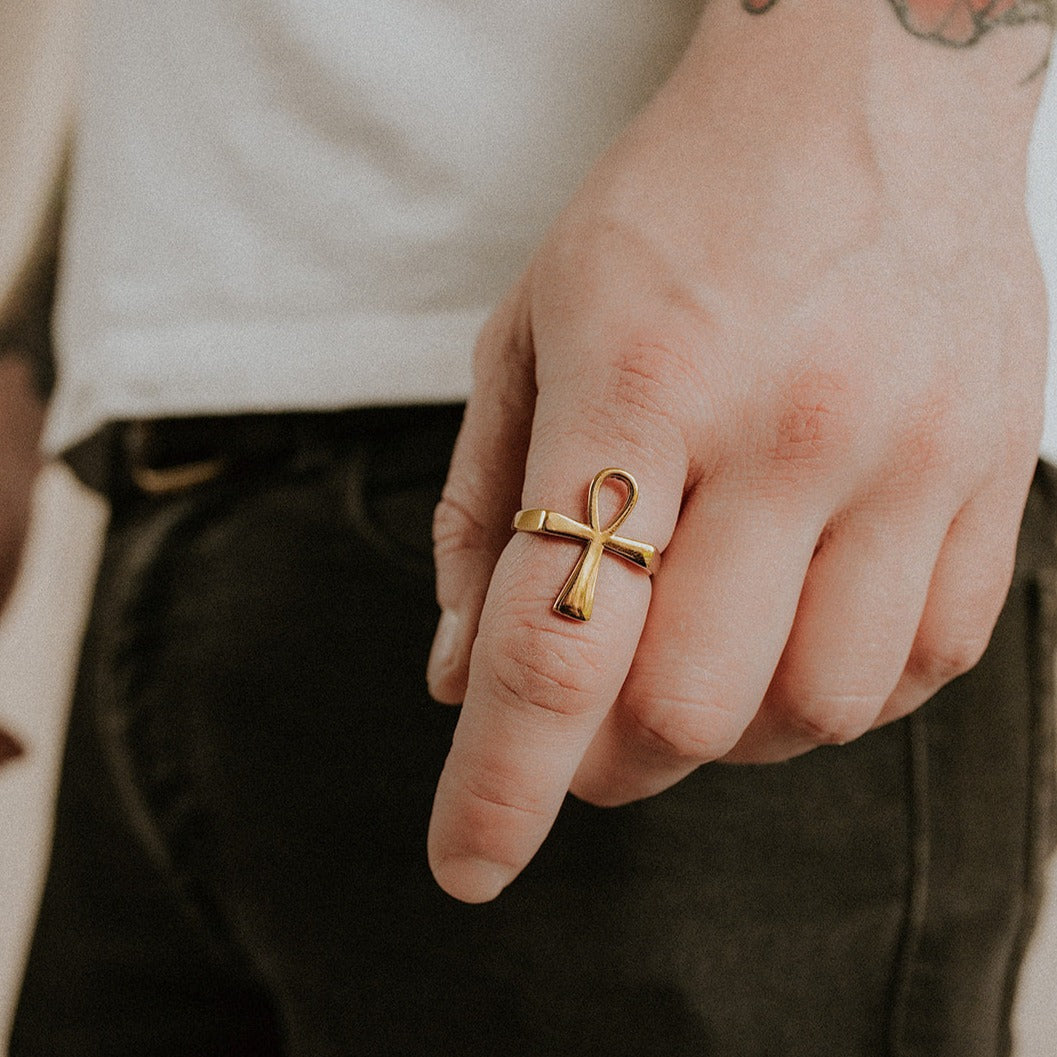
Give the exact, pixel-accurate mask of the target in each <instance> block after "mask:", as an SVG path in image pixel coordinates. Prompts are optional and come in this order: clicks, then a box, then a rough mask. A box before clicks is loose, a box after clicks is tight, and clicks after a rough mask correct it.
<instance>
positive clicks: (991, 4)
mask: <svg viewBox="0 0 1057 1057" xmlns="http://www.w3.org/2000/svg"><path fill="white" fill-rule="evenodd" d="M777 2H778V0H741V4H742V7H744V8H745V10H746V11H748V12H750V13H752V14H754V15H759V14H762V13H763V12H764V11H769V10H770V9H771V8H772V7H774V5H775V4H776V3H777ZM888 2H889V3H890V4H891V5H892V7H893V9H894V10H895V12H896V14H897V15H899V21H900V22H902V23H903V25H904V26H905V27H906V28H907V29H908V30H910V32H911V33H913V34H914V35H915V36H918V37H925V38H927V39H928V40H938V41H940V42H942V43H943V44H952V45H955V46H963V45H966V44H973V43H975V42H976V41H977V40H979V39H980V37H982V36H983V35H984V34H985V33H986V32H987V31H988V30H989V29H991V28H993V27H994V26H997V25H1003V24H1004V25H1014V24H1016V23H1019V22H1045V23H1046V24H1047V25H1050V26H1052V25H1054V24H1055V23H1057V0H888Z"/></svg>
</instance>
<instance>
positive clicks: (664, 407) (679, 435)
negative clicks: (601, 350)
mask: <svg viewBox="0 0 1057 1057" xmlns="http://www.w3.org/2000/svg"><path fill="white" fill-rule="evenodd" d="M584 388H586V389H588V390H590V391H591V392H592V393H593V394H595V398H592V399H587V400H584V401H583V402H582V418H583V421H582V424H581V427H580V428H581V429H584V430H585V431H586V432H588V433H589V434H590V435H591V436H592V437H593V436H595V435H603V436H604V437H605V439H606V443H607V445H611V444H612V442H613V440H614V439H616V440H617V441H618V442H619V443H620V444H621V445H623V446H624V447H626V448H630V449H631V450H632V451H633V452H634V453H635V454H641V455H642V456H645V457H647V459H649V458H650V457H651V456H653V455H654V454H655V453H658V452H664V453H665V457H666V458H670V457H671V453H672V452H673V451H681V450H683V449H684V448H685V440H684V430H685V429H686V428H688V426H689V424H690V423H692V422H701V421H708V420H709V419H710V417H711V416H708V415H702V414H700V413H698V411H696V410H695V407H697V405H699V404H700V403H701V402H702V401H703V400H704V399H705V396H704V394H705V391H706V390H705V386H704V384H703V381H702V378H701V374H700V368H699V365H698V363H697V362H696V360H695V358H694V356H693V353H692V350H690V349H689V348H687V347H684V346H683V345H681V344H680V343H679V342H676V341H674V340H671V341H667V340H666V341H661V340H654V339H652V338H646V337H641V338H633V339H629V340H628V341H626V342H625V343H624V344H623V345H622V346H621V347H620V349H619V351H618V352H616V353H615V354H613V355H612V356H611V357H610V358H609V359H608V362H607V363H605V364H604V365H601V366H600V365H598V364H593V365H592V375H591V376H590V377H588V378H585V379H584Z"/></svg>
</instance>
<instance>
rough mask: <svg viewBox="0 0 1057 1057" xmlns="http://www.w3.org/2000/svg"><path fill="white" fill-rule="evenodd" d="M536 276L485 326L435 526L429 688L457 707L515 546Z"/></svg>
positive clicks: (531, 386)
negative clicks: (508, 552)
mask: <svg viewBox="0 0 1057 1057" xmlns="http://www.w3.org/2000/svg"><path fill="white" fill-rule="evenodd" d="M526 288H527V280H525V279H522V281H520V282H519V283H517V284H516V285H515V286H514V288H513V289H512V290H511V291H510V293H509V295H508V296H507V298H506V299H505V300H504V301H503V302H502V303H501V304H500V305H499V307H498V308H497V309H496V311H495V313H494V314H493V315H492V317H491V319H489V321H488V322H487V323H486V324H485V326H484V328H483V329H482V331H481V335H480V337H479V338H478V341H477V346H476V349H475V352H474V388H473V393H472V394H471V396H470V399H469V401H468V402H467V405H466V414H465V416H464V418H463V423H462V428H461V429H460V431H459V437H458V440H457V441H456V443H455V451H454V453H453V455H452V461H451V467H450V468H449V471H448V479H447V481H446V482H445V485H444V491H443V493H442V495H441V500H440V503H439V504H438V506H437V510H436V513H435V515H434V520H433V550H434V560H435V563H436V572H437V602H438V604H439V606H440V609H441V616H440V623H439V624H438V625H437V632H436V635H435V636H434V639H433V648H432V649H431V651H430V657H429V665H428V667H427V670H426V679H427V682H428V684H429V692H430V693H431V694H432V695H433V697H434V698H436V699H437V700H438V701H441V702H443V703H445V704H458V703H460V702H461V701H462V699H463V695H464V693H465V691H466V680H467V672H468V670H469V664H470V649H471V647H472V646H473V641H474V638H475V637H476V635H477V624H478V620H479V619H480V615H481V609H482V607H483V605H484V597H485V593H486V591H487V589H488V582H489V580H490V579H491V577H492V570H493V569H494V568H495V563H496V561H497V560H498V558H499V554H500V552H501V551H502V550H503V548H504V547H505V546H506V544H507V543H508V542H509V540H510V534H511V527H510V512H511V511H512V510H516V509H517V507H518V501H519V499H520V495H521V486H522V481H523V478H524V470H525V457H526V454H527V452H528V443H529V435H530V432H531V428H532V414H533V409H534V406H535V401H536V383H535V369H534V355H533V349H532V337H531V327H530V324H529V311H528V298H527V296H526Z"/></svg>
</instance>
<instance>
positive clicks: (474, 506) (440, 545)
mask: <svg viewBox="0 0 1057 1057" xmlns="http://www.w3.org/2000/svg"><path fill="white" fill-rule="evenodd" d="M487 509H488V505H487V501H486V496H484V494H483V492H482V491H481V490H480V489H476V488H474V487H473V486H472V485H471V484H470V483H469V482H468V481H466V480H465V479H459V480H449V481H448V482H447V483H446V484H445V485H444V490H443V492H442V493H441V498H440V502H439V503H438V504H437V506H436V509H435V510H434V511H433V548H434V552H435V553H436V554H437V555H438V556H440V557H443V556H445V555H448V554H451V553H453V552H457V551H460V550H467V549H470V548H475V547H480V546H483V545H485V544H486V543H488V542H489V541H490V540H491V539H492V537H495V536H496V535H497V531H496V526H495V525H494V524H490V523H489V521H488V520H487V519H486V518H485V517H484V516H483V515H482V514H479V513H478V511H484V510H487ZM505 535H506V534H505V533H504V536H503V538H504V539H505Z"/></svg>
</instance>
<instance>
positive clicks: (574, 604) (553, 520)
mask: <svg viewBox="0 0 1057 1057" xmlns="http://www.w3.org/2000/svg"><path fill="white" fill-rule="evenodd" d="M610 477H615V478H616V479H617V480H619V481H623V482H624V484H625V485H626V486H627V489H628V494H627V498H626V499H625V500H624V505H623V506H622V507H621V508H620V510H618V511H617V513H616V516H615V517H614V518H613V520H612V521H611V522H610V523H609V524H608V525H606V527H605V528H602V526H601V525H600V524H599V518H598V495H599V492H601V490H602V485H603V483H604V482H605V481H606V480H608V479H609V478H610ZM638 498H639V486H638V485H637V484H636V483H635V478H634V477H632V476H631V474H630V473H628V472H627V470H619V469H617V468H616V467H613V466H611V467H609V468H608V469H605V470H600V471H599V472H598V473H596V474H595V476H594V480H592V481H591V487H590V489H589V490H588V493H587V516H588V521H589V524H587V525H584V524H582V523H581V522H579V521H574V520H573V519H572V518H570V517H566V516H565V515H564V514H558V513H555V512H554V511H553V510H541V509H533V510H519V511H518V512H517V514H515V515H514V524H513V528H514V530H515V531H516V532H538V533H542V534H544V535H547V536H562V537H564V538H565V539H573V540H579V541H580V542H582V543H584V544H585V546H584V549H583V551H582V552H581V554H580V558H579V560H578V561H577V563H576V565H575V567H574V568H573V571H572V572H571V573H570V574H569V579H568V580H566V581H565V586H564V587H563V588H562V590H561V594H559V595H558V597H557V599H556V600H555V602H554V611H555V612H556V613H561V614H562V616H566V617H571V618H572V619H573V620H590V619H591V611H592V609H593V607H594V600H595V585H596V584H597V582H598V569H599V566H600V565H601V564H602V555H603V554H604V553H605V552H606V551H609V553H610V554H615V555H617V557H619V558H623V559H624V560H625V561H629V562H631V564H632V565H636V566H638V567H639V568H640V569H644V570H645V571H646V572H647V573H653V571H654V570H655V569H656V567H657V559H658V554H657V548H656V547H653V546H651V545H650V544H649V543H640V542H639V541H638V540H631V539H625V538H624V537H623V536H617V535H616V534H615V533H616V531H617V529H618V528H620V526H621V525H623V524H624V521H625V520H626V518H627V516H628V514H630V513H631V511H632V509H633V508H634V506H635V503H636V502H637V501H638Z"/></svg>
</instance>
